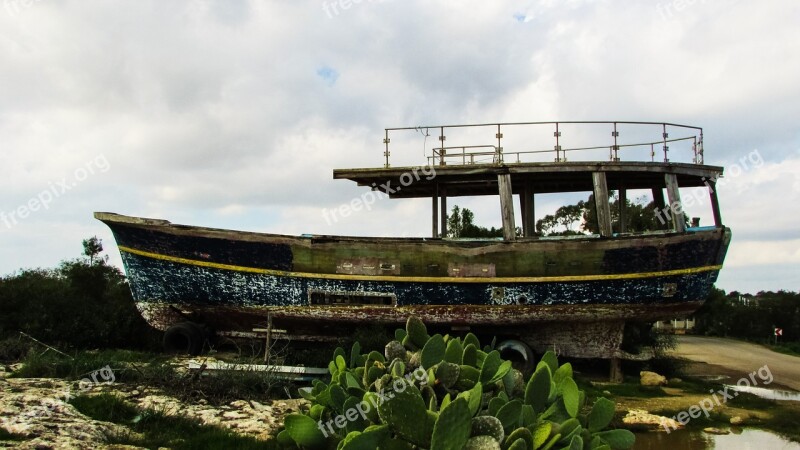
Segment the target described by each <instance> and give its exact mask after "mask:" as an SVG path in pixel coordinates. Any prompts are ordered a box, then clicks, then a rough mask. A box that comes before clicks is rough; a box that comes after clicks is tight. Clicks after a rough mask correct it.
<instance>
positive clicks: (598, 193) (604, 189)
mask: <svg viewBox="0 0 800 450" xmlns="http://www.w3.org/2000/svg"><path fill="white" fill-rule="evenodd" d="M592 183H593V185H594V204H595V207H596V208H597V225H598V229H599V230H600V236H601V237H611V234H612V231H611V205H609V204H608V185H607V184H606V173H605V172H592Z"/></svg>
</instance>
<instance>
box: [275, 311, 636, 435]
mask: <svg viewBox="0 0 800 450" xmlns="http://www.w3.org/2000/svg"><path fill="white" fill-rule="evenodd" d="M494 348H495V345H494V341H492V344H491V345H486V346H482V345H481V342H480V341H479V340H478V337H477V336H475V335H474V334H472V333H468V334H467V335H466V336H465V337H463V338H460V337H453V336H449V335H448V336H442V335H439V334H436V335H433V336H431V335H429V334H428V330H427V327H426V326H425V324H424V323H422V321H421V320H419V319H418V318H416V317H409V318H408V320H407V322H406V326H405V329H399V330H397V331H396V332H395V339H394V340H392V341H390V342H388V343H387V344H386V346H385V348H384V354H381V353H379V352H370V353H369V354H361V346H360V345H358V343H354V344H353V346H352V348H351V350H350V352H349V354H348V353H347V352H345V351H344V349H342V348H337V349H336V351H335V352H334V354H333V357H332V359H331V362H330V364H329V365H328V370H329V371H330V379H329V380H327V382H326V381H322V380H315V381H314V383H313V386H312V387H310V388H301V390H300V395H301V396H302V397H303V398H304V399H306V400H308V401H309V402H310V405H309V406H308V407H307V408H306V409H305V410H304V411H303V412H302V413H300V414H290V415H289V416H287V418H286V421H285V429H283V430H282V431H280V432H279V433H278V435H277V438H276V442H277V443H278V445H279V446H281V447H283V448H302V449H310V450H316V449H319V450H328V449H331V450H332V449H341V450H362V449H375V448H382V449H388V450H395V449H408V450H410V449H413V448H416V449H428V450H459V449H467V450H501V449H502V450H537V449H543V448H559V449H560V448H570V449H572V448H575V449H582V448H593V449H594V448H598V449H603V448H608V449H612V448H613V449H627V448H631V447H632V446H633V444H634V435H633V434H632V433H631V432H630V431H627V430H622V429H617V430H608V429H607V428H608V425H609V424H610V423H611V421H612V419H613V416H614V403H613V402H612V401H610V400H608V399H605V398H599V399H597V400H596V401H595V402H594V404H593V405H592V406H588V405H586V395H585V393H584V392H583V391H581V390H580V389H579V388H578V386H577V384H576V383H575V381H574V380H573V373H572V366H571V365H569V363H566V364H563V365H559V362H558V358H557V357H556V355H555V354H553V353H552V352H547V353H545V354H544V355H543V356H542V358H541V360H540V361H539V364H538V365H537V366H536V370H535V371H534V373H533V374H532V375H531V376H530V377H528V378H527V379H526V378H525V377H523V375H522V373H521V372H519V371H518V370H516V369H513V368H512V367H511V362H510V361H504V360H503V359H502V357H501V356H500V354H499V353H498V352H497V351H496V350H494Z"/></svg>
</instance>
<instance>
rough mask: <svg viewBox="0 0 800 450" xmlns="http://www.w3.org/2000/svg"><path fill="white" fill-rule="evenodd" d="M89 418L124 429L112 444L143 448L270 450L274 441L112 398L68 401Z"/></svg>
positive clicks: (100, 396)
mask: <svg viewBox="0 0 800 450" xmlns="http://www.w3.org/2000/svg"><path fill="white" fill-rule="evenodd" d="M70 403H72V405H73V406H75V408H76V409H77V410H78V411H80V412H81V413H82V414H85V415H87V416H89V417H91V418H92V419H95V420H101V421H105V422H113V423H116V424H119V425H123V426H126V427H128V428H129V429H130V430H131V431H133V432H135V433H137V434H134V433H130V434H128V435H127V436H118V437H117V438H116V439H115V441H116V442H114V443H116V444H126V445H137V446H141V447H147V448H159V447H169V448H172V449H175V450H194V449H206V448H225V449H242V450H248V449H265V448H266V449H272V448H277V446H276V445H275V443H274V441H266V442H265V441H260V440H258V439H255V438H252V437H247V436H240V435H237V434H235V433H233V432H231V431H228V430H225V429H223V428H219V427H214V426H208V425H200V424H198V423H197V422H194V421H192V420H189V419H186V418H182V417H174V416H168V415H166V414H164V413H161V412H158V411H153V410H139V409H136V408H134V407H132V406H130V405H128V404H126V403H125V402H123V401H122V400H120V399H119V398H117V397H115V396H113V395H108V394H104V395H98V396H91V397H89V396H80V397H76V398H74V399H72V401H71V402H70Z"/></svg>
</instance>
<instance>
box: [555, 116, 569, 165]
mask: <svg viewBox="0 0 800 450" xmlns="http://www.w3.org/2000/svg"><path fill="white" fill-rule="evenodd" d="M553 136H555V138H556V147H555V148H556V162H561V145H560V144H559V139H560V138H561V132H560V131H558V122H556V131H555V132H554V133H553ZM566 156H567V155H564V159H565V160H566V159H567V158H566Z"/></svg>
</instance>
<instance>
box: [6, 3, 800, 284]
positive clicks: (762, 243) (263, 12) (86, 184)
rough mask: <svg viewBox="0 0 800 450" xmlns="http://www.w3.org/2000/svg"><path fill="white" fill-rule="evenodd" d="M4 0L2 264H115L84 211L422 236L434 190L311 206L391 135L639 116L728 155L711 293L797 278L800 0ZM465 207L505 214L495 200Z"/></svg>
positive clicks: (491, 219)
mask: <svg viewBox="0 0 800 450" xmlns="http://www.w3.org/2000/svg"><path fill="white" fill-rule="evenodd" d="M1 1H2V6H1V7H0V213H2V214H4V216H0V248H2V259H1V260H0V275H1V274H8V273H11V272H13V271H15V270H17V269H19V268H23V267H26V268H30V267H53V266H55V265H56V264H57V263H58V262H59V261H60V260H62V259H65V258H72V257H76V256H78V255H79V254H80V252H81V239H83V238H86V237H90V236H93V235H97V236H99V237H101V238H102V239H103V241H104V244H105V246H106V249H107V250H108V251H109V254H110V255H111V260H112V261H113V262H115V263H117V264H118V263H119V255H118V253H117V250H116V246H115V244H114V241H113V237H112V236H111V233H110V232H109V230H108V228H107V227H106V226H105V225H103V224H102V223H100V222H98V221H96V220H94V219H93V218H92V213H93V212H94V211H113V212H117V213H121V214H127V215H134V216H145V217H157V218H164V219H167V220H170V221H172V222H175V223H185V224H193V225H204V226H212V227H221V228H233V229H245V230H253V231H265V232H276V233H286V234H302V233H326V234H350V235H406V236H425V235H427V234H429V233H430V225H429V221H428V217H429V214H430V211H429V208H430V202H429V200H419V201H413V200H412V201H409V200H395V201H389V200H385V201H380V202H377V203H376V204H375V205H373V207H372V211H361V212H357V213H354V214H352V215H350V216H349V217H346V218H342V219H341V220H338V221H330V222H329V221H326V220H324V218H323V216H322V213H321V212H322V210H323V208H326V209H333V208H336V207H337V206H338V205H340V204H343V203H347V202H349V201H350V200H351V199H352V198H354V197H357V196H359V195H361V194H363V193H364V192H365V191H364V188H359V187H357V186H356V185H355V184H354V183H352V182H349V181H344V180H333V179H332V170H333V169H334V168H345V167H377V166H380V165H381V164H382V158H383V155H382V153H383V147H382V143H381V141H382V138H383V129H384V128H386V127H398V126H416V125H430V124H441V123H444V124H448V123H484V122H499V121H547V120H641V121H657V122H662V121H666V122H678V123H688V124H692V125H697V126H701V127H703V128H704V133H705V153H706V163H708V164H714V165H721V166H725V167H727V168H728V174H729V176H728V177H727V180H726V183H725V185H724V186H721V187H720V189H719V194H720V201H721V204H722V208H723V211H722V215H723V220H724V222H725V223H726V225H728V226H730V227H731V228H732V230H733V236H734V237H733V242H732V245H731V248H730V251H729V253H728V258H727V260H726V262H725V268H724V269H723V271H722V273H721V275H720V279H719V281H718V286H719V287H721V288H723V289H725V290H728V291H730V290H740V291H748V292H757V291H759V290H778V289H788V290H795V291H797V290H800V226H798V219H800V213H798V211H797V207H798V205H799V204H800V202H799V201H800V123H799V122H798V119H799V118H800V102H799V101H798V100H800V82H798V80H800V57H798V55H800V27H799V26H798V24H800V3H798V2H797V1H796V0H783V1H769V2H759V3H757V4H755V3H751V2H744V1H738V0H732V1H727V0H697V1H691V0H674V1H667V0H661V1H641V2H635V3H634V2H624V3H623V2H611V1H577V0H576V1H539V2H534V1H514V2H511V1H486V0H482V1H450V2H437V1H425V2H423V1H413V0H406V1H401V0H391V1H390V0H385V1H377V0H376V1H371V2H370V1H367V0H363V1H361V2H355V1H353V2H349V1H347V0H336V1H334V0H325V1H317V0H315V1H283V2H269V1H243V0H224V1H222V0H220V1H213V0H207V1H202V2H200V1H197V2H186V1H168V2H165V1H144V0H136V1H133V0H131V1H126V2H121V1H108V0H104V1H91V0H80V1H77V0H1ZM420 137H421V136H420ZM430 139H431V140H433V138H430ZM431 140H429V141H427V142H428V144H429V145H428V147H430V144H431ZM547 145H548V146H549V145H552V144H551V143H547ZM398 152H400V150H398ZM754 152H756V153H754ZM422 153H423V151H422V147H421V146H419V147H417V146H416V144H415V146H414V147H413V154H393V156H396V157H398V158H400V159H402V158H403V157H406V158H407V159H408V161H411V162H416V163H417V164H420V163H423V162H424V159H423V154H422ZM742 158H745V160H744V161H749V162H748V163H747V164H746V167H744V166H743V164H742ZM734 165H739V166H740V167H739V169H738V170H737V169H733V166H734ZM734 174H735V175H736V176H730V175H734ZM48 193H49V194H48ZM48 197H50V198H48ZM579 197H581V196H579ZM34 199H38V200H41V201H43V202H45V203H47V207H46V208H43V207H41V201H40V202H39V208H38V210H33V209H36V208H35V207H36V205H37V203H36V202H35V201H34V202H33V203H31V202H32V201H33V200H34ZM574 199H575V197H565V198H564V199H559V198H552V197H551V196H547V197H546V198H544V197H543V198H542V199H538V200H537V205H536V207H537V216H539V217H540V216H541V215H543V214H546V213H552V212H553V211H554V210H555V208H556V207H557V206H559V203H562V202H566V201H570V202H572V201H573V200H574ZM486 200H492V201H486ZM562 200H563V201H562ZM459 203H460V204H462V205H466V206H468V207H470V208H472V209H474V210H475V212H476V219H477V221H478V222H479V223H481V224H485V225H495V226H498V225H499V224H500V219H499V207H498V206H497V202H496V198H493V199H483V200H480V201H471V202H459ZM27 205H31V207H30V208H28V206H27ZM451 205H452V202H451ZM20 208H23V209H24V210H26V211H27V214H25V213H24V212H23V213H20ZM26 208H27V209H26ZM12 213H13V214H14V215H13V216H10V215H11V214H12ZM21 216H24V217H21ZM703 217H704V224H708V220H706V219H705V218H706V217H708V216H707V215H704V216H703Z"/></svg>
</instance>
